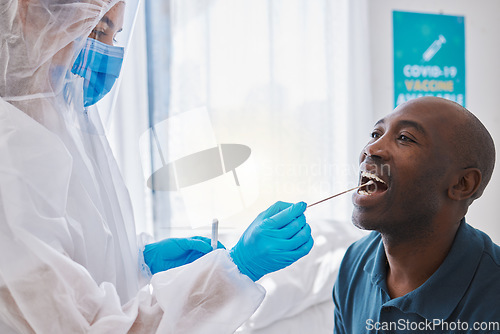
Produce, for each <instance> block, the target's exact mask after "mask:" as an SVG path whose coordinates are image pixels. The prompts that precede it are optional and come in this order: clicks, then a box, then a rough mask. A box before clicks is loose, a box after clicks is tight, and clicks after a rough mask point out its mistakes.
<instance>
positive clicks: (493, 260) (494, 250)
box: [466, 224, 500, 275]
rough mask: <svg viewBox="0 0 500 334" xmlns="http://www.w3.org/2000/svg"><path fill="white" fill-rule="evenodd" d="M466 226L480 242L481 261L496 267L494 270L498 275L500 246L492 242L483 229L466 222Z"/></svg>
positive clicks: (499, 272)
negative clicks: (481, 250)
mask: <svg viewBox="0 0 500 334" xmlns="http://www.w3.org/2000/svg"><path fill="white" fill-rule="evenodd" d="M466 226H467V228H468V229H469V231H470V232H471V233H473V234H474V235H475V236H476V237H477V238H478V239H479V240H480V242H481V246H482V247H483V256H482V261H487V262H488V263H490V265H491V266H493V268H492V269H496V270H494V272H495V273H496V274H498V275H500V246H499V245H497V244H496V243H494V242H493V240H491V238H490V237H489V236H488V235H487V234H486V233H484V232H483V231H481V230H479V229H477V228H474V227H472V226H470V225H468V224H467V225H466Z"/></svg>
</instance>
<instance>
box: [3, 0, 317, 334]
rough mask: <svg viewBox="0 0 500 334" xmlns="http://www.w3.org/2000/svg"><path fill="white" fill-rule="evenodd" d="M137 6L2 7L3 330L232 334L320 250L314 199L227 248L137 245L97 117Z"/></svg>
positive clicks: (112, 1)
mask: <svg viewBox="0 0 500 334" xmlns="http://www.w3.org/2000/svg"><path fill="white" fill-rule="evenodd" d="M126 6H127V5H126V4H125V3H124V2H122V1H116V0H83V1H81V0H78V1H77V0H1V2H0V35H1V36H0V43H1V44H0V96H1V98H0V157H1V159H0V333H51V334H54V333H86V332H90V333H127V332H135V333H155V332H158V333H190V334H193V333H204V334H206V333H217V334H221V333H232V332H234V330H236V329H237V328H238V326H239V325H240V324H242V323H243V322H244V321H245V320H246V319H247V318H248V317H249V316H250V315H251V314H252V313H253V312H254V311H255V310H256V308H257V307H258V306H259V304H260V303H261V301H262V299H263V297H264V293H265V291H264V289H263V288H262V287H261V286H260V285H258V284H256V283H254V282H255V281H256V280H258V279H259V278H260V277H262V276H263V275H265V274H267V273H269V272H273V271H276V270H279V269H281V268H284V267H286V266H288V265H290V264H291V263H293V262H295V261H296V260H297V259H299V258H301V257H302V256H304V255H305V254H307V253H308V252H309V250H310V249H311V247H312V243H313V241H312V238H311V233H310V232H311V231H310V227H309V225H308V224H307V223H306V221H305V217H304V215H303V212H304V210H305V203H302V202H301V203H297V204H293V205H292V204H287V203H281V202H278V203H276V204H275V205H273V206H271V207H270V208H269V209H268V210H266V211H265V212H263V213H261V214H260V215H259V216H258V217H257V218H256V219H255V220H254V222H253V223H252V224H251V225H250V226H249V227H248V228H247V230H246V231H245V232H244V234H243V235H242V236H241V238H240V240H239V241H238V243H237V244H236V245H235V246H234V247H233V248H232V249H231V250H229V251H226V250H224V249H217V250H214V251H212V248H211V247H210V245H209V240H207V239H205V238H201V237H193V238H186V239H166V240H163V241H160V242H157V243H153V244H148V245H145V246H144V245H143V244H141V242H140V241H139V242H137V239H138V238H137V237H136V233H135V228H134V222H133V218H132V217H133V215H132V209H131V205H130V200H129V198H128V194H127V190H126V188H125V186H124V183H123V181H122V179H121V176H120V173H119V171H118V167H117V165H116V162H115V160H114V158H113V156H112V154H111V151H110V148H109V145H108V142H107V140H106V138H105V136H104V135H103V131H102V129H101V124H100V119H99V117H98V114H97V112H96V110H95V109H94V107H93V105H94V104H95V102H97V101H98V100H99V99H100V98H101V97H102V96H104V95H105V94H106V93H107V92H108V91H109V90H110V89H111V87H112V86H113V83H114V80H115V79H116V77H117V76H118V74H119V71H120V67H121V59H122V57H123V48H120V47H117V46H113V36H114V35H115V34H116V33H117V32H118V31H119V30H120V29H121V24H122V22H123V21H122V18H123V10H124V8H125V7H126ZM148 283H151V286H152V288H153V289H150V288H149V286H148V285H147V284H148ZM151 291H152V292H151Z"/></svg>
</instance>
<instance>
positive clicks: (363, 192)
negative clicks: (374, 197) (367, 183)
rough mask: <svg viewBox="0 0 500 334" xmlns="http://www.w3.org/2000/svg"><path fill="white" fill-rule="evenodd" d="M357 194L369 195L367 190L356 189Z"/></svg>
mask: <svg viewBox="0 0 500 334" xmlns="http://www.w3.org/2000/svg"><path fill="white" fill-rule="evenodd" d="M358 194H360V195H368V196H370V195H371V193H369V192H368V191H365V190H358Z"/></svg>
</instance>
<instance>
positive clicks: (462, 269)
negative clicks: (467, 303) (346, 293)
mask: <svg viewBox="0 0 500 334" xmlns="http://www.w3.org/2000/svg"><path fill="white" fill-rule="evenodd" d="M379 242H380V244H379V247H378V249H377V253H376V254H375V255H374V256H373V257H372V258H371V259H370V260H369V261H368V262H367V264H366V266H365V268H364V269H365V271H366V272H368V273H369V274H370V275H371V279H372V283H373V284H377V285H379V286H380V287H381V288H382V289H384V290H385V291H386V292H387V289H386V285H385V278H386V270H387V267H386V261H387V260H386V256H385V252H384V247H383V243H382V239H380V241H379ZM483 250H484V243H483V242H482V240H481V239H480V238H479V237H478V236H477V234H476V233H474V229H473V228H472V227H471V226H469V225H468V224H467V223H466V222H465V218H464V219H462V221H461V222H460V226H459V228H458V231H457V234H456V236H455V240H454V241H453V244H452V246H451V248H450V251H449V253H448V255H447V256H446V258H445V260H444V261H443V263H442V264H441V266H440V267H439V268H438V270H436V272H435V273H434V274H433V275H432V276H431V277H430V278H429V279H428V280H427V281H426V282H425V283H424V284H422V285H421V286H420V287H419V288H417V289H415V290H414V291H412V292H410V293H408V294H406V295H404V296H402V297H399V298H395V299H392V300H390V301H389V302H387V303H385V304H384V306H394V307H397V308H399V309H400V310H401V311H403V312H406V313H417V314H419V315H420V316H422V317H424V318H426V319H427V320H429V321H432V320H434V319H447V318H448V317H449V316H450V315H451V313H452V312H453V310H454V309H455V308H456V306H457V305H458V303H459V302H460V300H461V299H462V297H463V296H464V294H465V292H466V290H467V288H468V286H469V284H470V282H471V280H472V278H473V276H474V273H475V271H476V268H477V266H478V264H479V260H480V258H481V255H482V253H483Z"/></svg>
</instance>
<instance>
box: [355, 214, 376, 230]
mask: <svg viewBox="0 0 500 334" xmlns="http://www.w3.org/2000/svg"><path fill="white" fill-rule="evenodd" d="M352 223H353V225H354V226H356V227H357V228H359V229H361V230H366V231H378V230H379V228H380V224H381V222H380V221H379V220H373V219H368V218H366V217H359V215H356V213H355V212H353V214H352Z"/></svg>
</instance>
